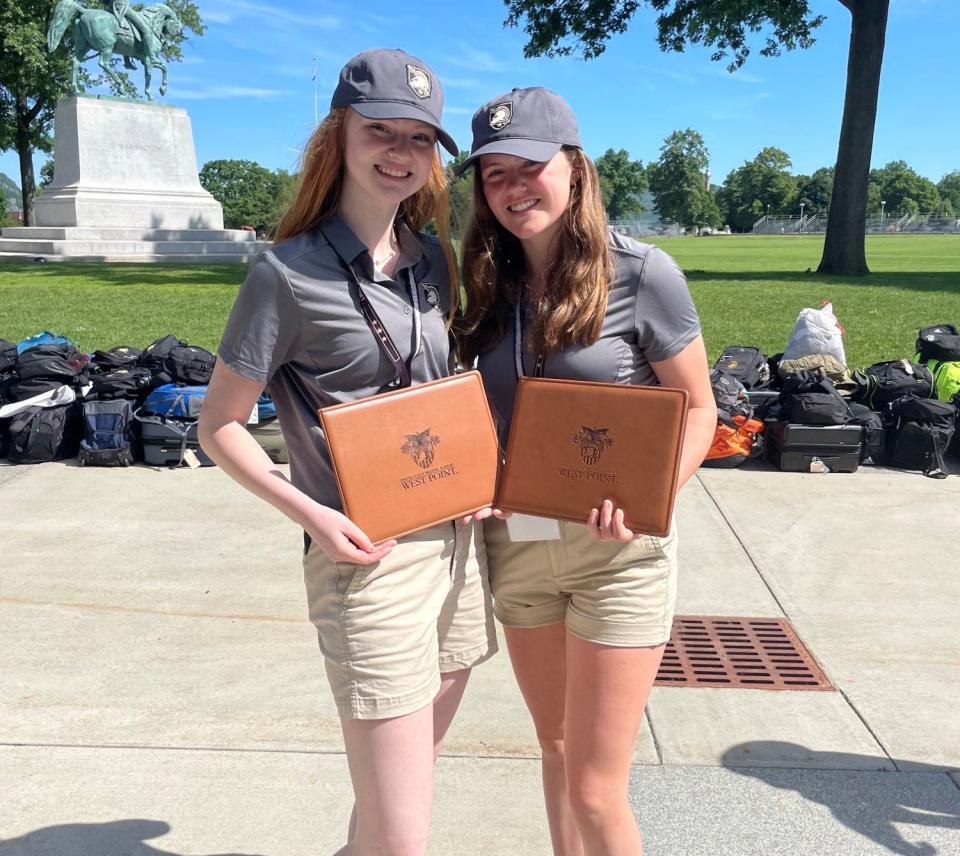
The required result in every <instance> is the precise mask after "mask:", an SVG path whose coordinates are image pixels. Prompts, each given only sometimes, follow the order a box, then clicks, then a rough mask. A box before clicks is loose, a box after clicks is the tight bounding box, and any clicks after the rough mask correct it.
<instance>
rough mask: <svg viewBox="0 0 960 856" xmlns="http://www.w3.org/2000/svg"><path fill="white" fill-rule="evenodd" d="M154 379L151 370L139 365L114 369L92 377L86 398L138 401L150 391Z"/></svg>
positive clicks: (89, 399)
mask: <svg viewBox="0 0 960 856" xmlns="http://www.w3.org/2000/svg"><path fill="white" fill-rule="evenodd" d="M152 380H153V375H151V374H150V370H149V369H145V368H141V367H139V366H133V367H131V368H125V369H114V370H113V371H108V372H104V373H103V374H97V375H94V376H93V377H92V378H90V383H91V387H90V391H89V392H88V393H87V395H86V399H87V400H88V401H113V400H115V399H126V400H128V401H137V400H139V399H140V398H142V397H143V396H145V395H146V394H147V392H149V390H150V386H151V384H152Z"/></svg>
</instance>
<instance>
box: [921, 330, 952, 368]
mask: <svg viewBox="0 0 960 856" xmlns="http://www.w3.org/2000/svg"><path fill="white" fill-rule="evenodd" d="M914 359H915V360H916V362H918V363H925V362H928V361H929V360H937V362H955V361H958V360H960V331H958V330H957V328H956V327H955V326H954V325H953V324H932V325H931V326H929V327H921V328H920V332H919V333H918V334H917V356H916V357H915V358H914Z"/></svg>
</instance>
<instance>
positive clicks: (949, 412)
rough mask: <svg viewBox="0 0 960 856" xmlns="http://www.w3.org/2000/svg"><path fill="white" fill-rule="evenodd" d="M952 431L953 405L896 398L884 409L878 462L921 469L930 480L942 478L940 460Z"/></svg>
mask: <svg viewBox="0 0 960 856" xmlns="http://www.w3.org/2000/svg"><path fill="white" fill-rule="evenodd" d="M956 429H957V406H956V405H955V404H953V403H951V402H949V401H938V400H937V399H935V398H930V399H923V398H915V397H914V396H911V395H905V396H903V397H902V398H898V399H897V400H896V401H893V402H891V403H890V406H889V408H888V410H887V414H886V438H885V442H884V450H883V454H882V455H881V460H880V461H879V463H882V464H884V465H886V466H891V467H900V468H901V469H904V470H922V471H923V474H924V475H925V476H929V477H930V478H935V479H943V478H946V477H947V473H948V471H947V467H946V464H945V463H944V459H943V458H944V454H945V452H946V451H947V447H948V446H949V445H950V441H951V440H952V439H953V435H954V433H955V432H956Z"/></svg>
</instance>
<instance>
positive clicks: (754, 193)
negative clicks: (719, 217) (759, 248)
mask: <svg viewBox="0 0 960 856" xmlns="http://www.w3.org/2000/svg"><path fill="white" fill-rule="evenodd" d="M796 196H797V186H796V181H795V179H794V177H793V176H792V175H791V174H790V156H789V155H788V154H787V153H786V152H785V151H783V150H781V149H778V148H774V147H772V146H768V147H767V148H765V149H761V150H760V152H759V154H758V155H757V156H756V157H755V158H754V159H753V160H752V161H747V162H745V163H744V165H743V166H741V167H737V169H735V170H733V171H732V172H731V173H730V174H729V175H728V176H727V178H726V181H724V186H723V191H722V193H721V200H722V202H723V204H724V206H725V209H726V211H725V214H726V218H727V222H728V223H730V225H731V226H733V228H734V229H736V230H737V231H738V232H746V231H748V230H749V229H750V228H751V227H752V226H753V224H754V223H755V222H756V221H757V220H759V219H760V218H761V217H762V216H764V214H766V213H768V212H769V213H771V214H784V213H786V212H788V211H790V210H792V208H793V203H794V200H795V199H796Z"/></svg>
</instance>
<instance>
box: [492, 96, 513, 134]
mask: <svg viewBox="0 0 960 856" xmlns="http://www.w3.org/2000/svg"><path fill="white" fill-rule="evenodd" d="M512 121H513V105H512V104H511V103H510V102H509V101H505V102H504V103H503V104H497V105H496V106H495V107H491V108H490V127H491V128H493V130H494V131H501V130H503V129H504V128H506V127H507V125H509V124H510V123H511V122H512Z"/></svg>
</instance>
